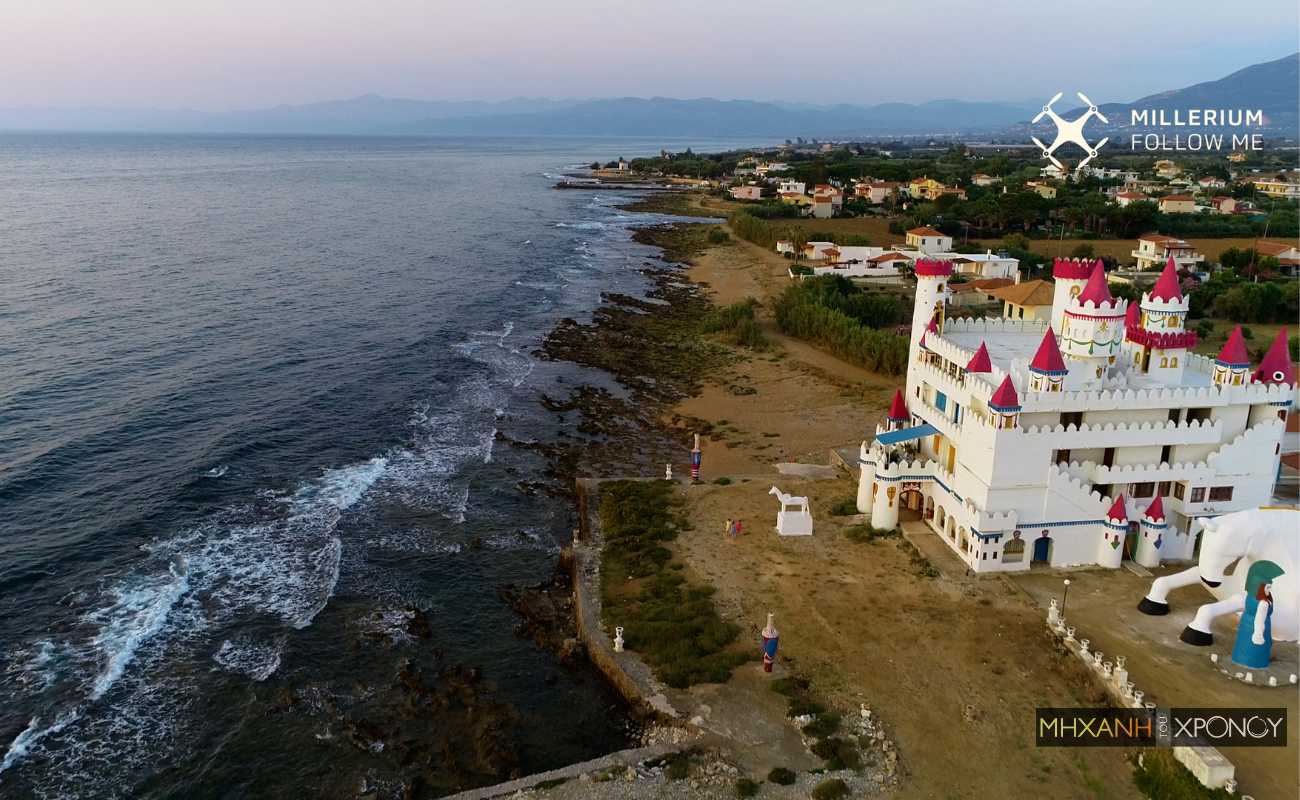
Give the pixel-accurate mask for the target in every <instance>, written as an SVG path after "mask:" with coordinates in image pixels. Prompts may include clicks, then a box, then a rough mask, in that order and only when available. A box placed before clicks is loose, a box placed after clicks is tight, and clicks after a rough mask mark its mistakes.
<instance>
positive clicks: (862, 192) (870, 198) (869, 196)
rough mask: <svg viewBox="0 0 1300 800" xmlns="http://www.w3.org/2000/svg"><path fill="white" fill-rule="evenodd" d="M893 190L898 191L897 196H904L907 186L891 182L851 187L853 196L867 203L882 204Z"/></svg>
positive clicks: (860, 184) (866, 183) (874, 182)
mask: <svg viewBox="0 0 1300 800" xmlns="http://www.w3.org/2000/svg"><path fill="white" fill-rule="evenodd" d="M894 189H898V191H899V194H906V192H907V186H906V185H905V184H901V183H895V182H893V181H872V182H860V183H858V184H856V185H855V186H854V187H853V195H854V196H855V197H861V198H863V199H864V200H866V201H867V202H869V203H883V202H885V201H886V200H888V199H889V196H890V195H891V194H892V193H893V191H894Z"/></svg>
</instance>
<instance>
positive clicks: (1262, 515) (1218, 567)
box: [1138, 508, 1300, 647]
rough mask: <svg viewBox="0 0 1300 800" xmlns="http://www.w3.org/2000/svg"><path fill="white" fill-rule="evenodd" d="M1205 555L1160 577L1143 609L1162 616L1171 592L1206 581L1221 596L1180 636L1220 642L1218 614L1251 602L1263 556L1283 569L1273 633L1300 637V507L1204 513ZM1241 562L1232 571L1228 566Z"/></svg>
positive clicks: (1194, 640)
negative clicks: (1249, 579)
mask: <svg viewBox="0 0 1300 800" xmlns="http://www.w3.org/2000/svg"><path fill="white" fill-rule="evenodd" d="M1201 524H1202V526H1203V527H1204V533H1202V534H1201V556H1200V560H1199V561H1198V563H1197V565H1196V566H1195V567H1192V568H1191V569H1187V570H1184V571H1182V572H1179V573H1175V574H1173V575H1168V576H1165V577H1163V578H1156V580H1155V582H1154V583H1152V584H1151V591H1150V592H1149V593H1148V594H1147V596H1146V597H1144V598H1142V602H1140V603H1138V610H1139V611H1141V612H1142V613H1144V614H1150V615H1152V616H1160V615H1163V614H1168V613H1169V601H1168V597H1169V592H1170V591H1171V590H1173V589H1178V588H1181V587H1183V586H1190V585H1192V584H1194V583H1196V582H1197V581H1200V582H1201V584H1202V585H1204V586H1205V588H1206V589H1208V590H1209V591H1210V593H1211V594H1213V595H1214V596H1215V597H1217V598H1218V601H1217V602H1214V603H1207V604H1206V605H1203V606H1201V607H1200V608H1199V609H1197V611H1196V618H1195V619H1193V620H1192V621H1191V623H1190V624H1189V625H1188V626H1187V628H1186V629H1185V630H1184V631H1183V633H1182V635H1181V636H1180V637H1179V638H1180V639H1182V640H1183V641H1184V642H1186V643H1187V644H1193V645H1199V646H1202V647H1204V646H1208V645H1211V644H1213V643H1214V636H1213V634H1212V633H1211V630H1210V626H1211V625H1212V624H1213V622H1214V618H1215V617H1219V616H1222V615H1224V614H1232V613H1236V612H1239V611H1241V610H1242V609H1244V608H1245V606H1246V590H1245V583H1246V572H1247V571H1249V569H1250V566H1251V564H1254V563H1255V562H1257V561H1271V562H1273V563H1274V564H1276V565H1277V566H1278V567H1280V568H1281V569H1282V571H1283V573H1282V574H1281V575H1279V576H1278V577H1277V578H1276V579H1275V580H1274V582H1273V597H1274V607H1273V622H1272V625H1273V638H1274V639H1277V640H1280V641H1285V642H1294V641H1296V640H1297V639H1300V609H1297V604H1298V603H1300V597H1298V594H1300V582H1297V580H1296V573H1297V570H1300V509H1294V508H1254V509H1250V510H1249V511H1238V512H1236V513H1233V514H1225V515H1223V516H1221V517H1214V518H1212V519H1210V518H1202V519H1201ZM1233 562H1237V567H1236V569H1234V570H1233V571H1232V574H1230V575H1229V574H1227V569H1228V567H1230V566H1232V564H1233Z"/></svg>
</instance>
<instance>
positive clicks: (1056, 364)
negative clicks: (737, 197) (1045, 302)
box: [1029, 326, 1068, 375]
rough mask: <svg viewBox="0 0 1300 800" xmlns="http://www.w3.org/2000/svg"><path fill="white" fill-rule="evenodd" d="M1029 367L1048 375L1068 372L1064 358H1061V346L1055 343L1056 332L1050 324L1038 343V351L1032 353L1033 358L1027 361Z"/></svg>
mask: <svg viewBox="0 0 1300 800" xmlns="http://www.w3.org/2000/svg"><path fill="white" fill-rule="evenodd" d="M1029 368H1030V369H1032V370H1034V371H1035V372H1044V373H1047V374H1049V375H1051V374H1063V373H1065V372H1068V370H1067V369H1066V368H1065V360H1064V359H1062V358H1061V348H1060V347H1057V345H1056V334H1055V333H1054V332H1053V331H1052V329H1051V327H1050V326H1049V327H1048V328H1047V333H1045V334H1043V341H1042V343H1041V344H1040V345H1038V352H1037V353H1034V360H1033V361H1030V362H1029Z"/></svg>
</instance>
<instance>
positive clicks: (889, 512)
mask: <svg viewBox="0 0 1300 800" xmlns="http://www.w3.org/2000/svg"><path fill="white" fill-rule="evenodd" d="M902 486H903V470H902V468H901V467H900V466H899V465H898V464H883V463H882V464H880V465H878V466H877V467H876V484H875V486H874V487H872V489H871V492H872V498H871V499H872V502H871V526H872V527H873V528H881V529H884V530H889V529H891V528H893V527H894V526H895V525H897V524H898V504H899V503H900V502H902V499H903V498H902V497H901V496H900V490H901V488H902Z"/></svg>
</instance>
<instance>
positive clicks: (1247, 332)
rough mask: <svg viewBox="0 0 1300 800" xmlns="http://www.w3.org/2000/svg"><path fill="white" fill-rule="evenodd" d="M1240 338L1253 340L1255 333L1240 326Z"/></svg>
mask: <svg viewBox="0 0 1300 800" xmlns="http://www.w3.org/2000/svg"><path fill="white" fill-rule="evenodd" d="M1241 338H1243V339H1254V338H1255V332H1254V331H1252V330H1251V329H1250V328H1248V327H1247V326H1245V325H1242V326H1241Z"/></svg>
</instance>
